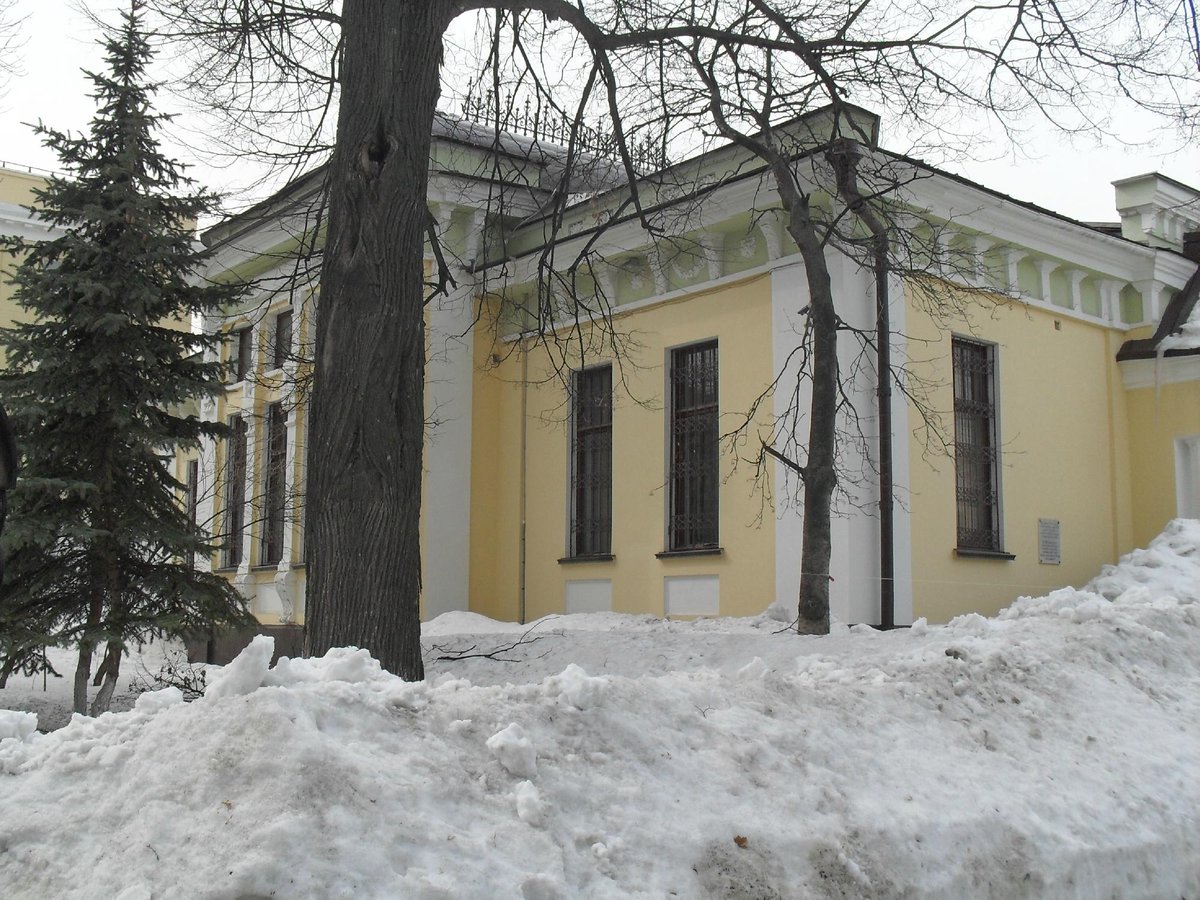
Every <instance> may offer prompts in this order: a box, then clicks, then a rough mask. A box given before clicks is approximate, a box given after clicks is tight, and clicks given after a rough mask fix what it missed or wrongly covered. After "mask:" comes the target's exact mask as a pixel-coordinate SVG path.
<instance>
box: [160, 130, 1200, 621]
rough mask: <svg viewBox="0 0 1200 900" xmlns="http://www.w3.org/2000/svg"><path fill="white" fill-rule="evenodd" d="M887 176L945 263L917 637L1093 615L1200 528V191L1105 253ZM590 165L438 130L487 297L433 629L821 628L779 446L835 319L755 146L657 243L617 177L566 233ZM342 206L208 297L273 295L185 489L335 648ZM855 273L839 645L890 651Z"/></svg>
mask: <svg viewBox="0 0 1200 900" xmlns="http://www.w3.org/2000/svg"><path fill="white" fill-rule="evenodd" d="M864 115H865V114H864ZM809 124H810V125H811V123H809ZM874 153H875V155H876V157H886V159H887V166H888V167H889V170H890V171H892V172H893V175H894V176H895V178H896V183H902V184H904V185H906V187H905V191H904V195H903V204H904V208H905V209H906V210H908V211H909V220H910V221H911V223H912V226H911V229H910V235H909V236H910V237H912V238H913V241H912V249H911V251H910V253H911V256H912V257H913V258H915V257H916V256H922V257H923V259H922V260H921V264H920V266H916V265H913V266H910V267H908V271H907V273H904V272H902V271H901V268H897V269H895V270H893V271H895V272H896V274H893V275H892V276H891V277H890V278H889V279H888V284H887V293H888V297H889V306H890V310H891V320H892V323H891V336H890V345H891V347H892V351H893V356H894V359H895V361H896V362H897V363H898V364H899V366H900V368H902V370H903V374H902V375H901V376H900V381H899V384H898V387H899V389H898V390H896V391H895V392H894V393H893V397H892V401H891V412H892V428H891V433H892V435H893V451H892V460H893V465H894V473H895V474H894V480H895V490H894V495H895V502H896V505H895V516H894V519H895V527H894V530H893V534H892V537H891V545H892V547H893V551H894V558H895V572H894V588H895V621H896V622H897V623H898V624H906V623H908V622H911V621H912V620H913V619H914V618H916V617H921V616H924V617H926V618H928V619H930V620H931V621H944V620H946V619H948V618H950V617H951V616H954V615H957V614H960V613H964V612H980V613H985V614H989V613H993V612H995V611H996V610H998V609H999V608H1001V607H1003V606H1005V605H1007V604H1008V603H1009V602H1011V601H1012V600H1013V599H1015V598H1016V597H1018V596H1020V595H1022V594H1040V593H1044V592H1045V591H1046V590H1049V589H1052V588H1054V587H1058V586H1062V585H1065V584H1079V583H1082V582H1084V581H1086V580H1088V579H1089V578H1090V577H1092V576H1093V575H1094V574H1095V573H1096V572H1097V571H1098V569H1099V567H1100V566H1101V565H1103V564H1104V563H1106V562H1112V561H1115V559H1116V558H1117V557H1118V556H1119V555H1120V554H1121V553H1123V552H1126V551H1127V550H1129V549H1131V548H1132V547H1134V546H1135V545H1138V544H1144V543H1145V542H1146V541H1148V540H1149V538H1150V537H1152V536H1153V535H1154V534H1155V533H1157V531H1158V530H1159V529H1161V527H1162V526H1163V525H1164V524H1165V523H1166V521H1167V520H1169V519H1170V518H1171V517H1173V516H1175V515H1179V514H1183V515H1189V514H1190V515H1195V514H1198V513H1197V510H1200V363H1198V362H1197V355H1196V354H1195V351H1193V350H1191V348H1190V347H1189V346H1183V345H1180V344H1179V340H1180V339H1179V337H1178V335H1177V334H1176V332H1177V331H1179V330H1180V329H1183V330H1184V331H1185V332H1186V328H1185V326H1186V324H1187V322H1188V320H1189V317H1190V316H1191V312H1192V309H1193V307H1194V306H1195V299H1196V293H1197V290H1198V289H1200V282H1198V281H1197V279H1196V278H1195V277H1194V273H1195V271H1196V267H1197V263H1196V261H1195V254H1194V253H1192V252H1191V249H1190V248H1191V247H1192V246H1193V245H1191V244H1189V243H1188V235H1189V234H1190V233H1192V232H1195V231H1197V230H1198V229H1200V192H1197V191H1195V190H1193V189H1191V188H1188V187H1186V186H1184V185H1180V184H1177V183H1175V182H1173V181H1170V180H1169V179H1165V178H1163V177H1161V176H1157V175H1147V176H1141V177H1139V178H1133V179H1127V180H1125V181H1121V182H1117V183H1116V201H1117V207H1118V213H1119V217H1120V220H1119V222H1114V223H1112V224H1111V225H1103V226H1098V225H1089V224H1085V223H1081V222H1076V221H1072V220H1069V219H1066V218H1064V217H1062V216H1059V215H1056V214H1054V213H1052V212H1050V211H1047V210H1043V209H1040V208H1037V207H1035V206H1032V205H1029V204H1025V203H1020V202H1017V201H1015V200H1012V199H1011V198H1008V197H1004V196H1002V195H999V194H996V193H994V192H991V191H988V190H987V189H986V188H984V187H982V186H979V185H976V184H972V183H970V182H968V181H966V180H964V179H961V178H957V177H954V176H951V175H948V174H946V173H943V172H939V171H936V170H934V169H932V168H929V167H927V166H924V165H922V164H921V163H919V162H915V161H912V160H906V159H903V158H901V157H889V156H887V155H886V154H885V153H884V151H874ZM562 158H563V156H562V151H561V148H555V147H552V146H545V145H539V143H538V142H537V141H535V140H530V139H525V138H522V137H520V136H517V135H508V134H501V135H499V136H498V135H497V134H496V132H495V131H494V130H493V129H488V128H482V127H480V126H476V125H471V124H469V123H465V122H461V121H458V120H455V119H451V118H449V117H444V118H439V120H438V123H437V127H436V128H435V134H434V144H433V149H432V152H431V179H430V190H429V205H430V210H431V212H432V214H433V217H434V219H435V220H436V223H437V233H438V235H439V238H440V240H439V243H440V246H441V248H442V250H443V251H444V253H443V256H444V258H445V261H446V263H447V264H448V265H449V267H450V268H451V270H452V274H453V276H454V280H455V282H456V283H457V288H456V289H455V291H454V292H453V293H452V294H451V295H450V296H448V297H442V298H439V299H437V300H435V301H433V302H432V303H430V304H429V306H428V307H427V315H426V330H427V342H428V367H427V388H426V409H427V433H426V445H425V450H426V452H425V465H426V476H425V485H424V497H425V505H424V508H423V510H422V521H421V527H422V542H423V573H424V574H423V581H424V585H425V587H424V596H423V601H422V602H423V615H424V617H425V618H431V617H433V616H436V615H438V614H441V613H443V612H447V611H451V610H472V611H475V612H479V613H482V614H485V615H488V616H492V617H495V618H500V619H507V620H519V621H527V620H531V619H534V618H537V617H540V616H543V615H546V614H550V613H559V612H576V611H606V610H612V611H616V612H628V613H644V614H651V615H656V616H696V615H718V614H720V615H748V614H754V613H759V612H761V611H763V610H764V609H765V608H766V607H767V606H768V605H769V604H771V603H772V602H774V601H777V600H778V601H780V602H783V603H789V604H790V603H794V599H795V597H796V596H797V592H798V585H799V576H800V568H799V558H800V536H801V525H802V520H801V517H800V512H799V502H798V497H799V485H798V483H797V480H796V478H795V476H794V475H793V474H792V473H791V472H790V470H789V467H788V465H787V464H786V463H785V462H780V461H771V462H770V464H769V465H763V464H762V463H761V456H762V454H761V445H762V444H763V443H764V442H766V443H772V442H776V441H778V440H779V438H780V434H781V431H783V432H786V433H795V434H796V435H797V436H799V437H800V438H801V439H802V436H803V434H804V432H805V430H806V428H807V425H806V423H805V420H804V416H803V410H805V409H806V407H807V401H808V395H807V390H808V389H807V385H806V382H804V381H803V379H799V380H798V379H797V377H796V372H797V367H798V365H799V360H798V349H797V348H798V347H800V346H801V344H802V339H801V335H802V333H803V329H804V312H805V310H806V308H807V304H808V295H807V291H808V288H807V281H806V278H805V273H804V268H803V263H802V262H801V260H800V256H799V253H798V251H797V248H796V246H795V244H794V243H792V241H791V238H790V237H789V236H788V234H787V231H786V229H785V228H784V221H783V218H782V215H781V211H780V208H779V207H780V204H779V200H778V197H777V195H776V192H775V190H774V187H773V184H772V182H771V181H770V178H769V177H768V173H767V172H766V171H764V170H763V168H762V167H761V166H756V165H754V163H753V160H750V159H748V158H747V157H745V156H743V155H741V154H740V151H738V150H736V149H735V148H731V147H724V148H717V149H715V150H713V151H710V152H708V153H705V154H702V155H700V156H698V157H696V158H694V159H692V160H689V161H687V162H686V163H682V164H679V165H677V166H675V167H672V168H671V169H669V170H666V171H664V172H657V173H651V174H649V175H648V176H647V177H646V179H645V182H644V185H643V191H644V194H643V202H644V206H645V208H646V209H650V210H652V214H653V216H654V217H655V223H656V226H657V227H656V230H655V231H654V232H653V237H651V234H650V233H649V232H647V231H646V229H645V228H644V227H643V222H642V220H641V217H639V216H638V215H632V214H629V213H628V212H627V211H625V209H624V208H623V207H622V200H623V199H624V198H625V196H626V195H625V193H623V191H622V190H621V189H619V188H618V187H617V185H618V184H619V181H618V179H617V178H616V175H615V173H614V172H613V171H612V167H611V165H609V164H606V163H605V162H604V161H603V160H599V159H592V160H590V163H589V165H588V166H587V167H585V168H583V169H582V170H581V171H579V172H578V173H577V174H576V176H575V181H574V183H575V190H576V191H577V194H576V195H575V196H574V198H573V202H571V203H570V204H569V205H568V206H567V207H566V209H565V211H562V212H561V215H560V216H559V217H558V218H555V216H554V215H552V214H549V213H547V210H548V209H551V208H552V207H553V203H552V201H553V198H554V194H553V187H554V185H555V184H556V183H557V180H558V175H559V174H561V167H562ZM817 187H818V186H817V185H816V184H814V191H815V192H816V194H817V195H818V196H819V193H820V192H819V190H817ZM318 204H319V173H318V174H317V175H315V176H312V177H310V178H308V179H302V180H300V181H298V182H296V183H294V184H293V185H291V186H289V188H287V189H285V191H283V192H281V194H279V195H277V196H276V197H274V198H272V200H270V201H268V202H267V203H264V204H262V205H260V206H259V207H257V208H255V209H253V210H250V211H249V212H247V213H246V214H243V215H242V216H239V217H237V218H236V219H233V220H230V221H228V222H225V223H222V224H221V225H220V226H218V227H217V228H215V229H213V230H211V231H210V232H209V233H208V234H207V235H206V241H207V242H208V243H210V245H211V246H212V247H213V248H214V250H215V251H216V253H215V262H214V264H213V269H212V271H211V272H210V273H209V275H210V277H214V278H233V279H238V280H241V281H245V282H247V283H248V284H250V285H251V289H250V291H249V293H248V294H247V297H246V299H245V301H244V302H243V303H242V304H241V305H240V306H239V307H238V308H237V309H231V310H229V311H228V313H227V315H225V316H224V317H221V318H219V319H214V320H212V321H209V322H206V323H205V326H204V327H206V328H208V329H211V330H216V331H220V332H223V333H226V334H227V335H228V339H227V341H226V342H225V347H226V350H225V352H226V353H227V354H228V356H227V358H228V360H229V361H230V362H231V368H232V370H233V373H234V374H233V375H232V376H231V377H232V380H231V382H230V384H229V385H228V387H227V388H226V390H225V393H224V395H223V396H222V397H219V398H217V400H216V401H214V402H212V403H209V404H207V405H206V406H205V407H204V409H203V410H202V414H203V415H204V416H206V417H208V418H211V419H215V420H219V421H222V422H226V423H228V424H229V425H230V429H231V430H230V437H229V438H228V439H227V440H224V441H222V442H220V443H219V444H217V445H213V446H209V447H207V448H205V449H204V450H203V451H202V452H201V453H199V454H192V455H189V456H188V457H180V458H179V459H178V460H177V465H178V467H179V472H178V474H179V477H180V479H181V481H184V482H185V483H188V484H189V485H192V487H190V488H189V503H191V504H192V508H193V509H194V510H195V512H196V516H197V519H198V520H199V521H203V522H205V523H206V524H208V525H209V527H210V528H212V529H213V530H214V531H215V532H217V533H219V534H222V535H225V536H226V548H225V550H224V552H223V553H222V554H221V555H220V557H219V558H217V559H214V560H212V561H211V564H212V565H214V566H215V567H217V568H219V569H221V570H223V571H225V572H227V573H228V575H229V577H230V578H232V579H233V580H234V581H235V583H237V584H238V585H239V587H240V588H241V590H242V591H243V592H244V593H245V594H246V595H247V596H248V597H249V598H250V599H251V602H252V606H253V609H254V611H255V612H256V614H257V615H258V616H259V618H260V620H261V621H263V622H264V623H265V624H277V623H297V624H299V623H302V622H303V616H304V570H303V484H304V443H305V442H304V435H305V428H306V420H305V396H306V390H307V384H308V380H309V378H310V377H311V367H310V364H309V363H308V362H307V360H308V359H310V358H311V353H310V352H309V348H310V347H311V342H312V333H313V322H314V315H315V308H316V304H317V303H318V302H319V300H318V298H317V296H316V292H315V283H316V275H315V271H316V266H317V265H319V254H318V253H317V252H316V251H317V250H318V249H319V246H320V242H321V239H322V235H321V232H320V227H319V225H318V224H317V223H318V221H319V217H318V216H317V213H316V210H317V208H318ZM551 224H553V226H554V227H553V228H551ZM1185 250H1187V251H1188V252H1187V253H1185ZM1189 255H1190V258H1189ZM828 258H829V261H830V274H831V278H832V281H833V291H834V296H835V298H836V301H837V305H838V310H839V315H840V316H841V318H842V320H843V323H844V324H845V326H846V331H845V332H844V333H843V335H842V339H841V343H840V345H839V346H840V350H839V354H840V363H841V371H842V375H843V401H844V403H843V411H842V426H843V430H844V433H845V440H844V441H843V444H842V450H841V458H840V465H841V471H842V478H841V487H842V489H841V491H840V493H839V498H838V501H837V507H838V509H837V516H836V517H835V519H834V522H833V537H834V556H833V563H832V572H831V575H832V582H831V602H832V612H833V614H834V616H836V617H837V618H839V619H841V620H842V621H846V622H868V623H878V622H879V621H880V616H881V610H880V588H881V581H882V578H883V573H882V570H881V568H880V551H879V547H880V540H881V534H880V518H879V515H878V508H879V502H880V497H879V480H878V478H877V476H876V474H875V473H876V472H877V471H878V462H879V460H878V456H877V454H878V437H879V435H878V429H879V426H878V420H879V417H878V414H877V409H876V400H875V396H876V394H875V392H876V383H877V377H876V373H875V371H874V363H873V357H872V356H871V355H870V354H868V353H866V352H865V350H866V349H867V347H868V346H869V344H870V342H871V340H872V339H873V338H872V336H873V335H874V333H875V328H876V286H875V280H874V272H873V270H872V268H871V266H870V265H869V264H867V263H866V262H864V261H863V260H861V259H858V258H855V257H853V256H852V255H849V254H848V253H844V252H840V251H837V250H830V252H829V255H828ZM556 261H557V262H556ZM563 261H573V263H574V265H567V264H566V263H565V262H563ZM435 265H437V259H436V257H435V255H434V254H433V252H432V249H431V251H430V253H429V257H428V259H427V261H426V266H427V268H428V270H429V271H431V272H432V270H433V268H434V266H435ZM548 272H549V273H550V274H549V276H548V275H547V273H548ZM1198 319H1200V316H1198ZM547 323H549V326H550V327H547ZM1172 341H1175V342H1176V344H1177V346H1174V347H1172V346H1171V342H1172ZM1198 343H1200V342H1198ZM1164 344H1165V346H1164ZM797 410H799V411H800V416H799V418H797V417H796V415H795V413H796V411H797ZM801 451H802V447H801Z"/></svg>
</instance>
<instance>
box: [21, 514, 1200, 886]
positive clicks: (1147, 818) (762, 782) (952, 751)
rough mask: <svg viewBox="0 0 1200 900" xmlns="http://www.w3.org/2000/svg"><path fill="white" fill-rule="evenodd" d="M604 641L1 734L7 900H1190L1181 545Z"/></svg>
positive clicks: (296, 669) (1195, 590) (306, 674)
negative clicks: (944, 605) (856, 607)
mask: <svg viewBox="0 0 1200 900" xmlns="http://www.w3.org/2000/svg"><path fill="white" fill-rule="evenodd" d="M601 620H602V621H603V623H604V624H603V625H602V626H599V625H597V627H589V628H586V629H585V630H579V629H575V630H572V629H571V628H570V627H564V626H569V625H570V624H571V623H570V622H567V621H559V622H558V623H557V624H556V625H555V626H554V627H555V628H557V629H558V630H557V631H555V635H556V642H555V643H554V652H553V654H551V653H549V651H547V653H546V654H545V655H544V656H542V658H541V663H540V664H543V665H544V664H545V658H546V656H549V658H551V659H553V660H558V661H561V660H562V659H565V658H568V657H571V656H572V655H573V657H574V658H575V659H576V660H577V661H578V662H579V663H580V664H578V665H577V664H575V663H570V664H566V665H565V666H559V671H557V673H556V674H553V675H550V676H549V677H544V678H541V677H540V675H538V678H539V680H536V681H533V682H531V683H503V682H504V680H505V677H507V678H508V679H520V678H522V677H523V675H522V669H523V667H522V664H521V663H504V664H500V663H494V662H493V663H482V662H479V661H475V662H474V663H472V666H474V668H472V666H468V665H466V664H463V665H462V666H459V667H458V669H459V670H460V671H470V672H471V673H472V675H473V676H474V675H475V674H476V673H479V672H482V671H483V670H482V669H481V668H480V666H481V665H484V664H490V665H492V666H493V667H496V671H497V672H499V673H502V674H499V675H496V674H494V675H493V676H492V680H494V681H496V682H497V683H493V684H479V683H472V681H469V680H467V679H466V678H463V677H457V676H456V674H455V664H454V663H453V662H444V663H439V664H436V665H431V672H433V675H432V676H431V679H430V680H429V681H427V682H424V683H420V684H406V683H404V682H401V681H399V680H398V679H396V678H394V677H392V676H390V675H388V674H387V673H385V672H383V671H381V670H380V668H379V666H378V664H377V663H376V662H375V661H374V660H372V659H371V658H370V657H369V656H368V655H367V654H366V653H365V652H363V651H358V650H353V649H341V650H335V651H331V652H330V653H329V655H327V656H326V657H325V658H323V659H317V660H281V661H280V662H279V664H278V665H277V666H276V667H275V668H273V669H271V668H268V664H269V660H270V656H271V652H270V650H271V648H270V645H269V641H268V639H260V641H259V642H256V643H255V644H254V645H252V646H251V647H250V648H248V649H247V651H246V652H245V653H244V654H243V655H242V656H241V657H239V658H238V659H237V660H236V661H235V662H234V663H233V664H231V665H230V666H227V667H226V668H225V669H224V670H222V671H221V672H220V673H214V677H213V678H212V684H211V687H210V688H209V690H208V692H207V694H206V696H205V697H203V698H202V699H200V700H198V701H196V702H193V703H184V702H183V699H182V696H181V695H180V694H179V693H178V692H177V691H174V690H170V689H168V690H163V691H158V692H155V693H150V694H145V695H143V696H142V697H141V699H140V700H139V701H138V703H137V706H136V708H135V709H133V710H132V711H130V712H126V713H114V714H108V715H105V716H102V717H100V718H99V719H95V720H90V719H84V718H81V717H76V718H75V719H73V720H72V722H71V723H70V724H69V725H67V726H66V727H64V728H62V729H60V730H59V731H56V732H52V733H50V734H39V733H36V732H33V731H32V730H31V723H30V722H29V720H28V718H23V717H21V716H17V715H11V714H10V715H7V716H5V715H0V738H3V740H0V894H3V895H4V896H6V897H49V896H54V897H120V898H123V900H134V898H152V897H153V898H167V897H212V898H217V897H241V896H279V897H421V898H425V897H428V898H451V897H516V898H530V900H551V898H567V897H667V896H680V897H728V896H737V897H764V898H766V897H917V896H919V897H945V898H951V897H953V898H959V897H997V898H999V897H1003V898H1010V897H1030V898H1035V897H1036V898H1045V897H1102V896H1103V897H1107V896H1119V897H1148V898H1149V897H1155V898H1159V897H1180V896H1188V897H1197V896H1200V842H1197V840H1196V835H1197V834H1200V523H1196V522H1190V521H1182V520H1181V521H1177V522H1175V523H1172V525H1171V526H1170V527H1169V529H1168V530H1167V532H1166V533H1165V534H1164V535H1163V536H1162V537H1160V538H1159V539H1158V540H1156V541H1155V542H1154V543H1153V544H1152V545H1151V547H1150V548H1148V549H1147V550H1145V551H1139V552H1138V553H1134V554H1131V555H1130V556H1129V557H1127V558H1125V559H1124V560H1122V561H1121V563H1120V564H1119V565H1117V566H1115V567H1110V568H1109V569H1107V570H1106V571H1105V572H1104V573H1102V574H1101V575H1100V576H1099V577H1098V578H1097V579H1096V580H1095V581H1094V582H1092V584H1090V585H1089V586H1088V587H1087V588H1085V589H1082V590H1075V589H1064V590H1061V591H1056V592H1055V593H1052V594H1050V595H1049V596H1046V597H1041V598H1024V599H1022V600H1020V601H1018V602H1017V603H1015V604H1014V605H1013V606H1012V607H1010V608H1009V609H1008V610H1005V611H1004V612H1003V613H1001V615H1000V616H998V617H997V618H995V619H985V618H982V617H980V616H974V615H972V616H964V617H961V618H959V619H957V620H955V621H954V622H952V623H950V624H949V625H947V626H942V627H932V626H927V625H926V624H925V623H923V622H918V623H917V624H916V626H914V627H913V628H912V629H911V630H908V631H901V632H893V633H890V634H879V633H875V632H873V631H870V630H869V629H868V630H860V629H856V630H855V631H854V633H843V634H842V635H841V636H834V637H830V638H799V637H797V636H795V635H791V634H779V633H777V630H778V628H779V624H778V623H777V622H775V621H773V620H770V619H768V618H766V617H764V618H763V619H761V620H752V621H750V622H746V621H741V622H722V621H716V622H713V621H710V622H705V623H698V624H696V625H690V626H681V625H679V624H678V623H670V624H663V623H654V622H649V621H647V620H645V619H640V618H633V617H620V616H605V617H599V618H597V617H588V621H589V622H591V623H592V624H593V625H596V623H597V622H599V621H601ZM460 623H462V624H466V625H470V624H471V623H472V618H471V617H460ZM474 624H475V625H476V626H478V630H479V632H480V633H479V634H476V635H473V636H471V637H469V638H466V637H463V636H462V635H458V637H459V638H460V639H462V641H463V643H464V644H469V645H471V646H480V647H484V648H486V647H488V646H501V645H502V644H505V643H511V642H512V640H513V638H514V635H517V636H519V634H520V632H518V631H514V630H512V629H504V628H499V627H495V628H493V627H490V626H489V625H488V624H487V623H486V622H475V623H474ZM429 632H430V634H431V635H436V637H435V638H433V640H435V641H436V642H437V643H438V644H439V645H442V644H445V642H446V641H448V640H450V639H452V638H454V637H455V634H456V633H455V632H454V631H453V630H452V629H449V628H448V627H447V623H441V625H436V624H435V625H434V627H432V628H430V629H429ZM631 635H640V636H641V637H640V638H638V639H637V640H641V641H642V643H641V644H638V643H637V641H636V640H635V639H634V638H633V637H631ZM689 638H690V639H691V649H687V641H688V639H689ZM606 641H609V642H610V643H606ZM489 642H490V643H489ZM523 651H524V652H525V653H526V655H527V656H528V657H530V659H531V660H533V659H535V658H537V657H539V654H541V652H542V651H541V650H540V648H539V647H538V646H536V645H529V646H526V647H524V648H522V647H518V648H517V649H516V650H514V651H510V653H509V655H510V656H514V657H515V656H520V655H521V653H522V652H523ZM706 653H707V654H710V655H711V659H713V660H717V662H715V663H714V664H713V665H711V666H708V665H706V664H705V659H706V657H705V654H706ZM656 654H657V656H656ZM635 657H636V658H635ZM655 658H657V659H658V660H659V665H658V666H657V667H655V666H649V667H648V664H647V662H646V660H648V659H655ZM626 662H628V665H626V664H625V663H626ZM533 671H535V672H536V671H538V670H537V668H536V666H534V667H533ZM439 672H440V674H438V673H439ZM478 680H479V679H478V678H475V681H478Z"/></svg>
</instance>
